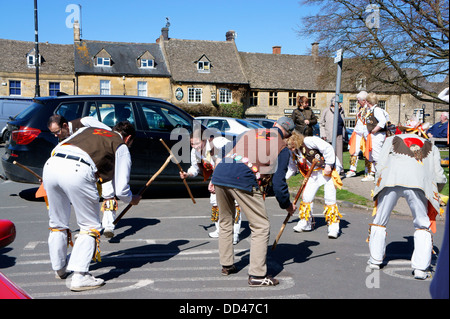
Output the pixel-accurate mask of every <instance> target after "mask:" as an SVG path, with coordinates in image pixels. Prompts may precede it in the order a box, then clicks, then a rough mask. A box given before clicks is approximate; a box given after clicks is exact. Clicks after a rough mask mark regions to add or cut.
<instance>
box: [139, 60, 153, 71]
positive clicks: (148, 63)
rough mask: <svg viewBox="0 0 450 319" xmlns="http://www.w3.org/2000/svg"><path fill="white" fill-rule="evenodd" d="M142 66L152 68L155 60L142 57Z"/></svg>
mask: <svg viewBox="0 0 450 319" xmlns="http://www.w3.org/2000/svg"><path fill="white" fill-rule="evenodd" d="M141 68H144V69H146V68H150V69H153V68H154V61H153V60H149V59H142V60H141Z"/></svg>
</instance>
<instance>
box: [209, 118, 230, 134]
mask: <svg viewBox="0 0 450 319" xmlns="http://www.w3.org/2000/svg"><path fill="white" fill-rule="evenodd" d="M205 126H206V127H207V128H215V129H217V130H219V131H229V130H230V124H228V121H227V120H220V119H210V120H208V122H207V123H206V125H205Z"/></svg>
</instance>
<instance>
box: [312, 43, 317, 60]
mask: <svg viewBox="0 0 450 319" xmlns="http://www.w3.org/2000/svg"><path fill="white" fill-rule="evenodd" d="M311 56H312V57H313V59H314V62H317V61H318V60H319V42H314V43H311Z"/></svg>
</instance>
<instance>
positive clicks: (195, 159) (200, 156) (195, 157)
mask: <svg viewBox="0 0 450 319" xmlns="http://www.w3.org/2000/svg"><path fill="white" fill-rule="evenodd" d="M212 145H213V146H212ZM212 145H211V143H210V142H209V140H206V145H205V149H204V150H202V152H199V151H197V150H196V149H195V148H192V150H191V167H189V169H188V171H187V173H188V174H189V175H191V176H192V177H195V176H197V175H198V174H199V173H200V167H199V166H198V163H200V162H201V161H202V160H204V161H207V162H208V163H209V164H211V165H212V167H213V168H215V167H216V161H215V160H216V159H217V158H218V157H220V155H221V154H214V156H212V157H210V158H207V154H208V152H211V150H212V148H213V147H214V148H215V149H216V151H217V150H221V149H222V148H224V147H225V150H226V151H225V154H226V153H228V151H230V150H231V149H230V150H228V147H231V145H232V144H231V141H230V140H229V139H227V138H225V137H221V136H220V137H215V138H214V139H213V141H212Z"/></svg>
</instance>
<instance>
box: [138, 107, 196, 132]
mask: <svg viewBox="0 0 450 319" xmlns="http://www.w3.org/2000/svg"><path fill="white" fill-rule="evenodd" d="M137 105H138V107H139V108H141V109H142V112H143V113H144V116H145V120H146V122H147V125H148V128H149V129H150V130H157V131H167V132H170V131H172V130H173V129H175V128H180V127H182V128H185V129H187V130H188V131H190V132H191V131H192V125H191V122H190V120H189V119H188V118H186V117H185V116H184V115H183V114H181V113H179V112H177V111H176V110H173V109H171V108H168V107H166V106H164V105H161V104H157V103H139V102H138V103H137Z"/></svg>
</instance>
